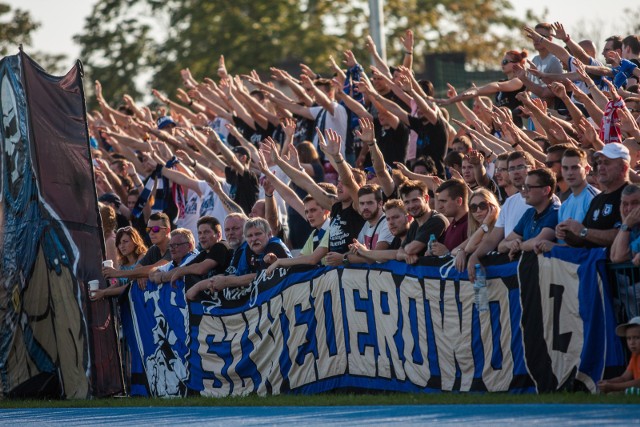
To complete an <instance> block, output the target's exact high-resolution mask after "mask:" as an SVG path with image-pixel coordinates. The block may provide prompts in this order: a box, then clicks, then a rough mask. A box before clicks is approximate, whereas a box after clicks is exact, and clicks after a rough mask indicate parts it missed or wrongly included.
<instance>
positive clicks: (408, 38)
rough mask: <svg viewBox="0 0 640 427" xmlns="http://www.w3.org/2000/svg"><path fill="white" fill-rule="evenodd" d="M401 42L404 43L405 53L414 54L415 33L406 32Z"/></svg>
mask: <svg viewBox="0 0 640 427" xmlns="http://www.w3.org/2000/svg"><path fill="white" fill-rule="evenodd" d="M400 41H401V42H402V46H403V47H404V50H405V52H407V53H413V31H411V30H407V31H405V32H404V37H400Z"/></svg>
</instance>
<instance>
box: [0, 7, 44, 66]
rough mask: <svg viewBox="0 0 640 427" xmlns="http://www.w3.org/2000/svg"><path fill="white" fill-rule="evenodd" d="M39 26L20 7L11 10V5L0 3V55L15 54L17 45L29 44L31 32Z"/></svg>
mask: <svg viewBox="0 0 640 427" xmlns="http://www.w3.org/2000/svg"><path fill="white" fill-rule="evenodd" d="M11 12H13V13H11ZM39 26H40V24H38V23H36V22H34V21H33V19H32V18H31V15H29V12H25V11H23V10H20V9H16V10H13V11H12V10H11V6H9V5H8V4H6V3H0V55H2V56H5V55H7V54H16V53H17V52H18V45H20V44H24V45H28V44H30V43H31V33H32V32H33V31H34V30H36V29H37V28H38V27H39Z"/></svg>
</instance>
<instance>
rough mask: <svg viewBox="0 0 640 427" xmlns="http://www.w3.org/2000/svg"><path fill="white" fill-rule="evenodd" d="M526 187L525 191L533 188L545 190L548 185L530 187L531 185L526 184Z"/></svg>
mask: <svg viewBox="0 0 640 427" xmlns="http://www.w3.org/2000/svg"><path fill="white" fill-rule="evenodd" d="M523 187H524V191H529V190H531V189H532V188H544V187H548V185H529V184H525V185H523Z"/></svg>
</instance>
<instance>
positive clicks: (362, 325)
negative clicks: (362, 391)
mask: <svg viewBox="0 0 640 427" xmlns="http://www.w3.org/2000/svg"><path fill="white" fill-rule="evenodd" d="M366 274H367V272H366V271H364V270H345V274H343V275H342V288H343V289H344V300H345V310H346V312H345V315H346V316H347V325H348V328H349V346H350V349H349V355H348V356H347V360H348V361H349V373H350V374H353V375H362V376H366V377H375V375H376V361H375V353H374V351H375V348H374V346H375V345H376V344H377V343H376V342H375V337H369V338H370V339H369V341H370V342H371V343H370V344H365V345H364V350H363V352H362V353H361V352H360V349H359V346H358V334H364V335H369V334H370V332H371V331H369V325H368V320H367V312H366V311H357V310H356V296H357V298H359V299H360V300H364V301H361V303H365V304H366V305H368V306H369V307H370V305H371V301H369V295H368V293H367V291H368V289H367V281H366Z"/></svg>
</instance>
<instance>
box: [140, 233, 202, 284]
mask: <svg viewBox="0 0 640 427" xmlns="http://www.w3.org/2000/svg"><path fill="white" fill-rule="evenodd" d="M169 253H170V254H171V262H169V263H166V264H163V265H161V266H159V267H155V268H154V269H153V270H151V271H150V272H149V280H150V281H151V282H154V283H157V284H161V283H164V282H168V281H170V280H171V273H170V272H171V271H173V270H174V269H177V268H180V267H182V266H185V265H187V264H189V263H190V262H191V261H192V260H193V259H194V258H196V256H197V255H198V250H197V249H196V242H195V239H194V238H193V233H192V232H191V230H187V229H186V228H176V229H175V230H173V231H172V232H171V239H170V240H169Z"/></svg>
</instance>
